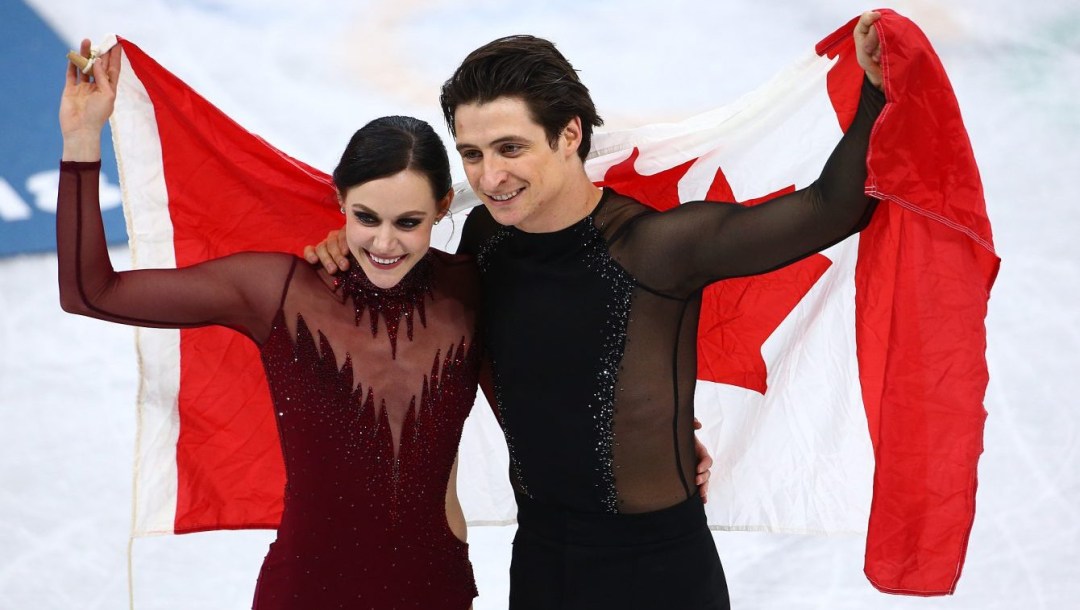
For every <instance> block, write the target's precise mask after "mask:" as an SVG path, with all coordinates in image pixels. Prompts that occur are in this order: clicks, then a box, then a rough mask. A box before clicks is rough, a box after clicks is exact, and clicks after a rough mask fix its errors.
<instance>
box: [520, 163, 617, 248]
mask: <svg viewBox="0 0 1080 610" xmlns="http://www.w3.org/2000/svg"><path fill="white" fill-rule="evenodd" d="M601 195H603V190H602V189H600V188H598V187H597V186H596V185H594V184H593V183H592V182H591V181H590V180H589V178H588V176H586V175H585V172H584V171H582V172H581V176H580V178H575V179H574V180H573V181H571V183H570V184H568V185H567V188H566V189H564V190H563V192H562V194H560V195H559V196H558V197H555V198H553V200H551V201H546V202H544V203H543V204H542V205H543V209H542V210H541V212H542V213H541V214H536V215H534V216H532V217H530V218H528V219H527V220H526V221H525V222H522V223H521V224H518V225H515V228H517V229H519V230H521V231H524V232H526V233H554V232H555V231H561V230H562V229H565V228H566V227H569V226H572V225H574V224H576V223H578V222H579V221H580V220H581V219H583V218H585V217H586V216H588V215H589V214H592V212H593V210H594V209H596V205H597V204H598V203H600V197H601Z"/></svg>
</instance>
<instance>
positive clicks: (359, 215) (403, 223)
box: [353, 211, 424, 229]
mask: <svg viewBox="0 0 1080 610" xmlns="http://www.w3.org/2000/svg"><path fill="white" fill-rule="evenodd" d="M353 216H354V217H355V218H356V220H357V221H359V222H360V224H362V225H365V226H369V227H374V226H378V225H379V223H381V222H382V219H380V218H379V217H378V216H376V215H374V214H371V213H368V212H360V211H356V212H353ZM423 221H424V219H423V218H419V217H414V216H406V217H404V218H398V219H397V220H395V221H394V226H396V227H398V228H401V229H415V228H416V227H418V226H420V224H421V223H423Z"/></svg>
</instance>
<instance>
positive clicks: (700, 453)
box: [694, 417, 712, 504]
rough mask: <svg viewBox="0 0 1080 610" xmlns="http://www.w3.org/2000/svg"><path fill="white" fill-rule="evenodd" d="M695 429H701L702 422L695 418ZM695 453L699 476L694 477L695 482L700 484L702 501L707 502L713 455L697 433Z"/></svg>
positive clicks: (699, 491) (695, 436)
mask: <svg viewBox="0 0 1080 610" xmlns="http://www.w3.org/2000/svg"><path fill="white" fill-rule="evenodd" d="M694 430H701V422H699V421H698V419H697V418H696V417H695V418H694ZM694 453H696V454H697V458H698V463H697V477H696V478H695V479H694V484H695V485H697V486H698V494H700V495H701V503H702V504H705V503H706V502H708V501H709V474H710V473H709V469H710V468H712V456H711V455H709V450H708V449H706V448H705V445H703V444H701V441H700V440H698V437H697V435H696V434H695V435H694Z"/></svg>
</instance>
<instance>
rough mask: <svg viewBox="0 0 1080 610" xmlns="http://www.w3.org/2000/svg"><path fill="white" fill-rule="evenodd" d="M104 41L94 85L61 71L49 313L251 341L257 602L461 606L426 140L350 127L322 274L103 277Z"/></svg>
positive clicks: (469, 277) (112, 60)
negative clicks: (262, 430)
mask: <svg viewBox="0 0 1080 610" xmlns="http://www.w3.org/2000/svg"><path fill="white" fill-rule="evenodd" d="M88 48H89V41H84V42H83V54H84V55H86V54H87V53H86V52H87V50H88ZM119 53H120V51H119V47H117V48H116V49H114V50H112V51H110V52H109V53H107V54H105V55H103V56H102V57H101V58H99V60H98V61H97V63H95V65H94V67H93V79H91V78H90V77H88V76H84V75H82V74H81V73H79V72H78V71H77V70H76V69H75V68H74V67H73V66H69V68H68V75H67V84H66V86H65V88H64V93H63V96H62V98H61V106H60V125H61V131H62V133H63V137H64V149H63V158H62V162H61V174H60V191H59V201H58V205H57V244H58V247H57V253H58V258H59V274H60V299H61V304H62V306H63V308H64V310H65V311H68V312H71V313H77V314H81V315H87V316H91V317H95V318H99V319H102V320H109V321H113V322H119V323H123V324H131V325H139V326H150V327H170V328H190V327H194V326H204V325H210V324H218V325H223V326H228V327H230V328H233V329H235V330H237V331H238V332H241V333H243V334H244V335H246V336H247V337H249V338H250V339H251V340H252V341H254V342H255V343H256V344H257V345H258V346H259V348H260V352H261V356H262V360H263V364H264V367H265V370H266V375H267V378H268V381H269V385H270V391H271V395H272V398H273V402H274V410H275V416H276V418H277V425H278V430H279V434H280V437H281V445H282V452H283V455H284V458H285V469H286V479H287V482H286V489H285V504H284V512H283V514H282V518H281V525H280V527H279V529H278V537H277V540H276V541H275V542H274V543H273V544H272V545H271V548H270V552H269V553H268V554H267V556H266V559H265V561H264V563H263V567H262V571H261V573H260V576H259V581H258V585H257V587H256V591H255V601H254V607H255V608H258V609H259V610H266V609H271V608H337V607H346V608H352V607H363V608H414V607H415V608H448V609H454V608H458V609H461V608H468V607H469V605H470V603H471V600H472V598H473V597H475V595H476V588H475V584H474V581H473V576H472V568H471V565H470V563H469V560H468V555H467V545H466V544H465V542H464V540H463V539H464V532H465V527H464V520H463V519H462V518H461V511H460V507H459V506H458V504H457V499H456V492H455V489H454V486H453V481H454V476H453V475H454V465H455V455H456V452H457V446H458V441H459V439H460V435H461V429H462V425H463V423H464V420H465V417H466V415H468V412H469V409H470V408H471V406H472V403H473V399H474V397H475V393H476V385H477V371H478V368H479V360H480V357H479V353H478V352H479V349H480V348H479V343H478V342H477V341H476V297H475V295H476V292H477V285H476V282H477V279H476V276H475V270H474V267H473V265H472V264H471V262H470V261H469V259H466V258H464V257H457V256H453V255H449V254H446V253H443V252H439V251H436V250H433V249H430V248H429V242H430V237H431V228H432V225H433V224H434V223H435V222H438V220H439V219H440V218H441V217H442V216H443V215H444V214H445V213H446V211H447V209H448V208H449V205H450V201H451V199H452V196H453V193H452V191H451V189H450V186H451V181H450V168H449V161H448V160H447V156H446V150H445V148H444V147H443V145H442V142H441V141H440V140H439V138H438V136H437V135H436V134H435V133H434V131H433V130H432V129H431V127H430V126H429V125H427V124H426V123H424V122H422V121H419V120H416V119H411V118H407V117H386V118H382V119H377V120H375V121H372V122H371V123H369V124H368V125H366V126H364V127H363V128H362V129H360V130H359V131H357V132H356V134H355V135H354V136H353V138H352V140H351V141H350V142H349V144H348V147H347V148H346V150H345V153H344V154H343V155H342V158H341V163H340V164H339V165H338V167H337V169H335V170H334V174H333V177H334V183H335V185H336V187H337V190H338V195H339V198H340V201H341V210H342V213H343V214H345V215H346V223H345V232H346V234H347V243H348V248H349V252H350V253H351V255H352V257H353V260H354V263H355V264H353V265H352V271H350V272H349V273H348V274H346V275H344V276H343V277H342V278H341V279H340V280H335V279H334V278H333V277H331V276H329V275H327V274H326V273H325V271H323V270H321V269H319V268H316V267H312V266H309V265H308V264H306V263H305V262H303V261H302V260H301V259H299V258H297V257H295V256H292V255H288V254H280V253H256V252H249V253H241V254H236V255H232V256H228V257H224V258H220V259H216V260H211V261H208V262H206V263H202V264H199V265H195V266H192V267H188V268H184V269H162V270H140V271H131V272H124V273H116V272H114V271H113V269H112V265H111V263H110V261H109V256H108V250H107V249H106V245H105V239H104V233H103V230H102V223H101V215H100V208H99V202H98V193H97V188H98V174H99V171H100V157H101V150H100V136H101V130H102V127H103V126H104V123H105V121H106V120H107V119H108V117H109V116H110V114H111V113H112V109H113V104H114V100H115V90H114V86H115V83H116V82H117V78H118V77H119V71H120V57H119ZM448 515H450V517H449V518H448ZM451 522H452V523H453V524H454V526H453V527H451V525H450V523H451Z"/></svg>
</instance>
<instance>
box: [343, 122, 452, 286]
mask: <svg viewBox="0 0 1080 610" xmlns="http://www.w3.org/2000/svg"><path fill="white" fill-rule="evenodd" d="M391 144H393V146H392V145H391ZM334 182H335V184H337V185H338V197H339V198H340V199H341V211H342V213H343V214H345V215H346V222H345V238H346V241H347V243H348V247H349V252H350V254H352V256H353V258H354V259H356V261H357V262H358V263H359V264H360V267H361V269H363V271H364V273H365V274H366V275H367V277H368V279H369V280H371V282H372V283H373V284H375V285H376V286H378V287H380V288H391V287H393V286H394V285H396V284H397V283H398V282H400V281H401V279H402V278H403V277H405V276H406V275H407V274H408V273H409V271H410V270H411V269H412V268H413V266H414V265H416V263H417V261H419V260H420V259H421V258H423V256H424V255H425V254H426V253H427V250H428V247H429V246H430V245H431V228H432V226H433V225H435V224H437V223H438V222H439V220H440V219H441V218H442V217H443V215H444V214H446V211H447V210H448V209H449V208H450V202H451V201H452V200H453V198H454V192H453V190H452V189H451V188H450V187H451V181H450V164H449V161H448V160H447V158H446V149H445V148H444V147H443V144H442V141H441V140H439V137H438V136H437V135H436V134H435V132H434V131H432V129H431V126H429V125H428V124H427V123H425V122H423V121H420V120H417V119H413V118H410V117H400V116H395V117H384V118H381V119H376V120H374V121H372V122H371V123H369V124H368V125H366V126H365V127H364V128H363V129H361V130H360V131H358V132H356V134H355V135H354V136H353V137H352V139H351V140H350V141H349V144H348V146H347V147H346V148H345V153H344V154H342V156H341V163H340V164H339V165H338V167H337V169H336V170H334Z"/></svg>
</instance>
